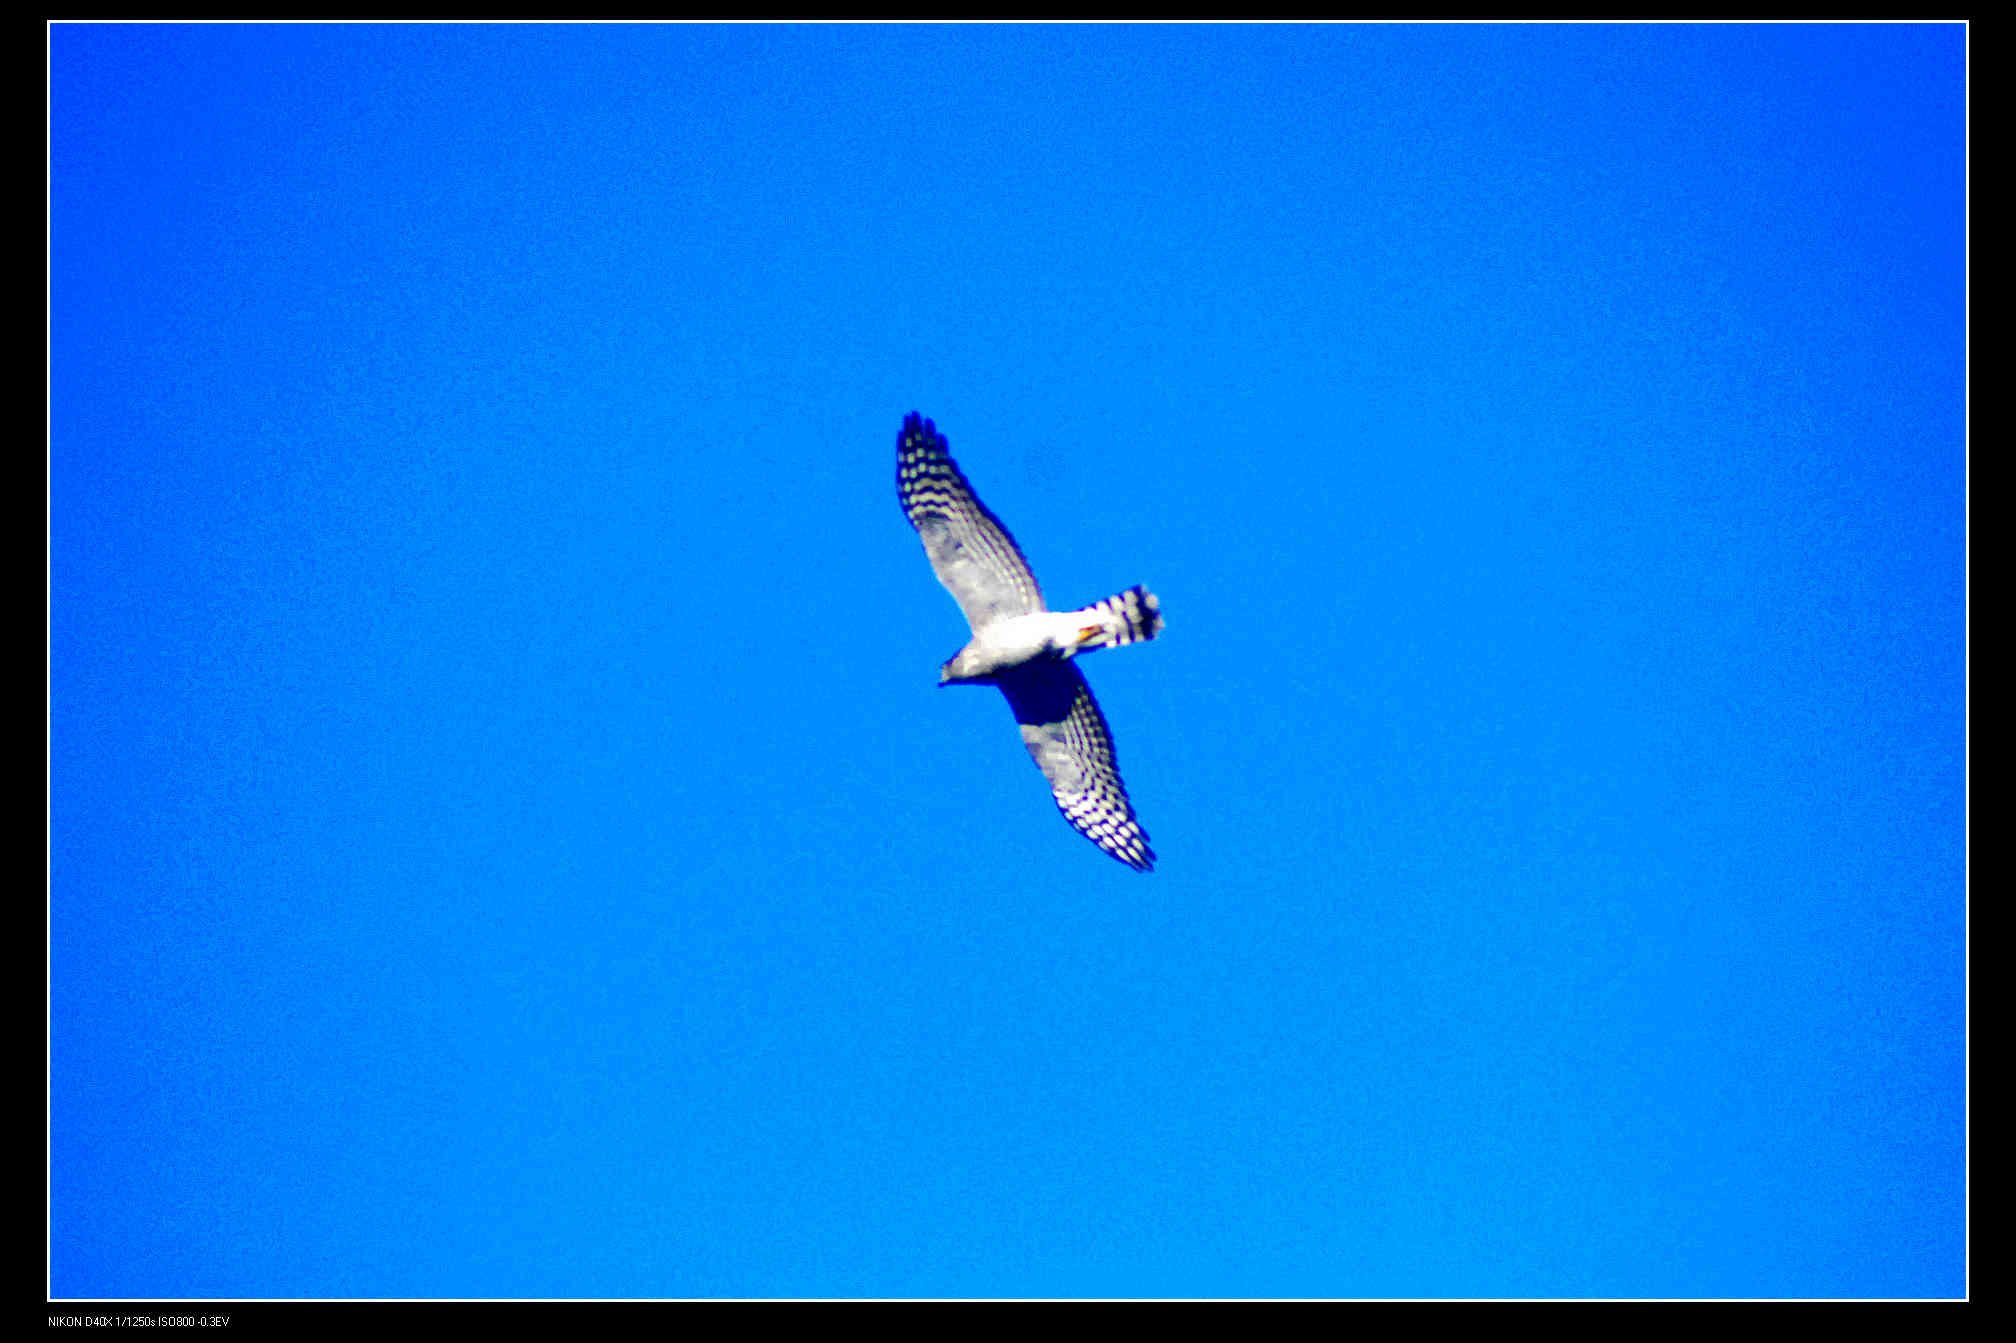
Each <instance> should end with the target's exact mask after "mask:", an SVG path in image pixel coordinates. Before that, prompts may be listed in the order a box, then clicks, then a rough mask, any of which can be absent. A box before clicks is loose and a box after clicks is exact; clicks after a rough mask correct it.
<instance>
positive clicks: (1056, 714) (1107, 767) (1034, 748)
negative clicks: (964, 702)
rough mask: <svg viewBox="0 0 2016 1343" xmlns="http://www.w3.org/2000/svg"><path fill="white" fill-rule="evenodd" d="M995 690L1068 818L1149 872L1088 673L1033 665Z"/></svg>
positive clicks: (1148, 855) (1005, 677) (1143, 839)
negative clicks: (1004, 700)
mask: <svg viewBox="0 0 2016 1343" xmlns="http://www.w3.org/2000/svg"><path fill="white" fill-rule="evenodd" d="M998 684H999V685H1000V687H1001V692H1002V693H1003V694H1005V695H1006V696H1007V697H1008V707H1009V708H1010V709H1013V710H1014V711H1015V721H1016V722H1017V723H1020V724H1021V725H1022V743H1023V745H1025V746H1027V747H1028V748H1029V758H1030V759H1031V760H1034V761H1035V762H1036V768H1037V769H1040V770H1042V771H1043V777H1044V778H1046V779H1048V780H1049V781H1050V791H1051V793H1052V794H1054V795H1055V796H1056V799H1057V810H1059V811H1061V812H1063V813H1064V819H1065V820H1067V821H1069V822H1071V824H1072V826H1073V828H1075V829H1076V830H1077V831H1078V833H1079V834H1081V835H1083V836H1085V838H1087V839H1089V840H1091V841H1092V842H1093V843H1094V844H1097V845H1098V846H1099V847H1100V848H1102V849H1104V850H1106V852H1107V853H1110V854H1112V855H1113V856H1114V857H1115V858H1118V859H1119V860H1120V861H1121V862H1123V863H1125V864H1127V866H1129V867H1131V868H1133V869H1134V870H1135V871H1136V872H1148V871H1152V870H1153V869H1154V867H1155V851H1154V850H1153V849H1151V848H1149V847H1148V832H1147V831H1145V830H1143V829H1142V828H1141V822H1140V821H1138V820H1136V819H1135V817H1134V804H1133V803H1131V802H1129V801H1128V800H1127V788H1126V785H1124V784H1122V783H1121V782H1120V762H1119V760H1118V759H1117V758H1115V756H1114V754H1113V734H1112V733H1111V732H1110V731H1109V730H1108V729H1107V727H1106V716H1105V715H1104V714H1102V713H1100V712H1099V703H1098V701H1097V700H1095V699H1093V698H1092V688H1091V687H1090V686H1088V685H1086V684H1085V677H1084V675H1083V673H1081V672H1080V671H1079V670H1078V668H1077V667H1076V666H1074V665H1073V664H1071V663H1069V662H1031V663H1028V664H1025V665H1024V666H1021V667H1017V668H1016V669H1015V670H1014V671H1011V672H1004V673H1002V674H1001V677H1000V680H999V682H998Z"/></svg>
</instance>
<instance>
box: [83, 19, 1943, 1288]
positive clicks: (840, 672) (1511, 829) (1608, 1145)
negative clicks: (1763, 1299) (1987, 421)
mask: <svg viewBox="0 0 2016 1343" xmlns="http://www.w3.org/2000/svg"><path fill="white" fill-rule="evenodd" d="M49 55H50V71H51V97H50V113H51V125H50V183H51V187H50V219H51V250H50V267H51V288H50V295H51V297H50V310H51V342H52V364H51V424H52V432H51V448H50V465H51V500H50V531H51V542H50V588H51V591H50V598H51V616H50V638H51V650H50V652H51V703H52V716H51V755H50V764H51V822H50V871H51V884H50V917H51V930H52V931H51V938H52V940H51V946H50V972H51V993H50V1120H51V1125H52V1140H51V1149H50V1255H51V1279H50V1290H51V1292H52V1293H53V1294H55V1295H58V1296H83V1297H97V1296H106V1297H113V1296H145V1297H157V1296H159V1297H225V1298H242V1297H294V1296H322V1297H353V1296H370V1297H381V1296H396V1297H441V1296H453V1297H466V1296H478V1297H493V1296H495V1297H513V1296H527V1295H537V1296H560V1297H581V1296H595V1297H606V1296H620V1297H628V1296H645V1297H660V1296H722V1295H732V1296H776V1295H786V1296H807V1295H811V1296H852V1295H876V1296H912V1295H933V1296H938V1295H951V1296H967V1295H979V1296H1023V1295H1043V1296H1075V1295H1099V1296H1137V1295H1178V1296H1187V1295H1229V1296H1243V1295H1294V1296H1303V1295H1316V1296H1476V1295H1494V1296H1495V1295H1514V1296H1530V1295H1540V1296H1579V1295H1615V1296H1632V1295H1662V1296H1692V1295H1716V1296H1750V1295H1760V1296H1781V1295H1792V1296H1861V1295H1897V1296H1920V1295H1935V1296H1942V1295H1956V1294H1959V1293H1961V1292H1963V1291H1964V1290H1965V1287H1966V1278H1965V1259H1964V1254H1965V1244H1966V1242H1965V1214H1966V1206H1965V1201H1964V1195H1965V1129H1964V1119H1965V1106H1964V1102H1965V1090H1964V1088H1965V1055H1964V1038H1965V1037H1964V1026H1965V1017H1964V1007H1965V978H1964V974H1965V941H1964V933H1965V903H1964V900H1965V854H1966V850H1965V835H1964V819H1965V811H1964V749H1965V700H1964V689H1965V681H1964V676H1965V653H1964V633H1965V625H1964V621H1965V588H1964V575H1965V544H1966V534H1965V528H1964V520H1965V479H1966V476H1965V464H1966V457H1965V436H1964V435H1965V419H1964V376H1965V362H1964V360H1965V348H1964V335H1965V326H1964V323H1965V293H1966V290H1965V233H1964V200H1965V195H1964V193H1965V182H1966V176H1965V174H1966V157H1965V116H1966V91H1965V62H1966V30H1965V29H1964V28H1962V27H1959V26H1954V25H1944V26H1805V25H1773V26H1698V27H1693V26H1677V27H1676V26H1509V27H1507V26H1341V27H1303V26H1270V27H1101V26H1082V27H1081V26H1072V27H992V26H956V27H935V26H914V27H876V26H832V27H794V26H764V27H682V26H607V27H602V26H597V27H575V26H487V27H486V26H473V27H472V26H378V25H363V26H295V27H285V26H231V25H210V26H118V25H108V26H83V25H67V24H66V25H59V26H57V27H55V28H53V29H52V30H51V32H50V42H49ZM912 409H916V410H919V411H921V412H923V413H924V414H926V415H930V416H932V417H934V418H935V419H936V420H937V422H938V424H939V426H940V427H941V428H942V429H943V430H944V431H945V432H946V433H947V434H948V435H949V437H950V439H951V443H952V448H953V451H954V453H955V454H957V456H958V458H959V460H960V462H961V463H962V465H963V466H964V467H965V468H966V470H967V472H968V474H969V475H970V476H971V477H972V479H973V480H974V482H975V484H976V486H977V487H978V488H979V490H980V491H981V493H982V495H983V497H984V498H985V499H986V500H987V502H988V503H989V504H990V505H992V507H993V508H994V510H995V511H996V512H997V513H999V514H1000V515H1001V516H1002V517H1003V518H1004V519H1005V520H1006V521H1007V522H1008V524H1009V525H1010V526H1011V527H1012V528H1013V529H1014V530H1015V532H1016V535H1017V537H1018V538H1019V540H1020V541H1021V543H1022V546H1023V548H1024V549H1025V550H1026V551H1027V553H1028V554H1029V556H1030V558H1031V560H1032V561H1033V562H1034V564H1035V565H1036V568H1037V571H1038V573H1039V574H1040V575H1041V577H1042V579H1043V581H1044V585H1045V588H1046V591H1047V592H1048V593H1049V595H1050V596H1051V598H1052V600H1053V601H1058V602H1068V603H1072V604H1078V603H1082V602H1085V601H1089V600H1091V599H1093V598H1095V597H1099V596H1103V595H1105V594H1107V593H1109V592H1112V591H1114V590H1116V589H1118V588H1120V587H1123V586H1125V585H1127V584H1130V583H1135V582H1145V583H1148V584H1149V585H1151V586H1152V587H1153V588H1154V589H1155V590H1156V591H1157V592H1159V593H1160V594H1161V597H1162V599H1163V603H1164V609H1165V611H1166V613H1167V615H1168V619H1169V627H1168V632H1167V633H1166V634H1165V636H1164V637H1163V638H1162V639H1161V640H1159V641H1158V642H1156V643H1154V644H1151V645H1147V646H1144V647H1137V648H1129V649H1126V650H1123V651H1120V652H1114V653H1105V654H1100V655H1099V656H1098V657H1096V658H1094V659H1091V660H1090V661H1089V662H1088V663H1087V664H1086V670H1087V674H1088V676H1089V677H1090V679H1091V681H1092V683H1093V685H1094V687H1095V688H1096V690H1097V691H1098V694H1099V696H1100V699H1101V701H1102V702H1103V704H1104V706H1105V709H1106V712H1107V716H1108V717H1109V719H1110V720H1111V722H1112V725H1113V729H1114V733H1115V736H1116V738H1117V741H1118V744H1119V748H1120V755H1121V761H1122V764H1123V765H1124V767H1125V771H1126V775H1127V779H1128V781H1129V783H1130V785H1131V788H1132V792H1133V795H1134V799H1135V801H1136V804H1137V805H1138V807H1139V809H1140V811H1141V813H1142V816H1143V819H1144V820H1145V822H1146V824H1147V826H1148V828H1149V830H1150V832H1151V834H1152V835H1153V837H1154V841H1155V845H1156V848H1157V850H1158V851H1159V853H1160V855H1161V859H1162V862H1161V866H1160V868H1159V870H1158V871H1157V872H1156V873H1155V874H1154V875H1152V876H1148V877H1142V876H1137V875H1135V874H1133V873H1131V872H1129V871H1127V870H1126V869H1124V868H1123V867H1121V866H1120V865H1119V864H1117V863H1115V862H1113V861H1111V860H1110V859H1108V858H1106V857H1104V856H1102V855H1101V854H1100V853H1099V852H1098V851H1097V850H1095V849H1094V848H1092V847H1091V846H1090V845H1089V844H1087V843H1085V842H1084V841H1083V840H1082V839H1080V838H1078V837H1077V836H1076V835H1074V834H1073V833H1072V832H1071V831H1070V830H1069V829H1068V828H1067V827H1066V826H1065V824H1064V822H1063V821H1062V820H1061V819H1060V818H1059V817H1058V816H1057V814H1056V812H1055V810H1054V808H1053V806H1052V804H1051V802H1050V799H1049V797H1048V794H1047V792H1046V790H1045V789H1044V787H1043V786H1042V782H1041V780H1040V779H1039V778H1038V776H1037V775H1036V773H1035V772H1034V771H1033V770H1032V769H1031V768H1030V766H1029V762H1028V760H1027V758H1026V756H1025V755H1024V753H1023V750H1022V746H1021V744H1020V742H1019V740H1018V739H1017V737H1016V734H1015V732H1014V726H1013V723H1012V721H1011V720H1010V718H1009V716H1008V713H1007V711H1006V709H1005V707H1004V706H1003V704H1002V703H1001V700H1000V697H999V696H998V695H997V694H995V693H994V692H992V691H988V690H969V689H955V690H950V691H945V692H942V693H941V692H940V691H939V690H938V689H936V688H934V687H935V680H936V669H937V666H938V663H939V662H940V661H941V660H942V659H943V658H945V657H946V656H948V655H949V654H950V653H952V652H953V651H954V650H955V649H956V648H957V647H958V646H959V644H960V643H962V642H963V641H964V639H965V637H966V630H965V627H964V624H963V622H962V621H961V619H960V616H959V613H958V611H957V609H956V608H955V607H954V606H953V604H952V602H951V600H950V599H949V597H947V595H946V594H945V593H944V592H943V591H942V590H941V589H940V588H939V587H938V585H937V583H936V582H935V581H934V580H933V578H932V575H931V572H930V570H929V568H928V567H927V565H926V563H925V561H924V557H923V554H922V551H921V549H920V548H919V546H918V544H917V541H916V538H915V536H914V535H913V533H912V532H911V531H910V529H909V528H908V526H907V525H905V523H904V520H903V517H902V515H901V513H900V511H899V510H898V507H897V504H896V498H895V490H894V447H895V439H896V432H897V428H898V426H899V424H900V423H901V420H902V417H903V415H904V413H905V412H906V411H909V410H912Z"/></svg>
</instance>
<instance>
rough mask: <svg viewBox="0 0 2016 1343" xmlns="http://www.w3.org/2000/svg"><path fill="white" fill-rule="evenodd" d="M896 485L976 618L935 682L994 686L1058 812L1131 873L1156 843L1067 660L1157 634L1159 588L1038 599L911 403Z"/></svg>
mask: <svg viewBox="0 0 2016 1343" xmlns="http://www.w3.org/2000/svg"><path fill="white" fill-rule="evenodd" d="M896 494H897V497H898V498H899V499H901V500H902V503H903V515H904V516H905V517H907V518H909V519H910V525H911V526H912V527H915V528H916V529H917V535H918V536H919V537H920V538H921V539H922V540H923V542H924V553H925V554H926V555H927V556H929V557H930V559H931V567H932V569H934V570H936V571H937V574H938V581H939V582H941V583H943V584H944V585H945V590H946V591H948V592H950V593H951V594H952V600H954V601H956V602H958V603H959V609H960V610H961V611H964V612H965V613H966V621H967V623H968V624H970V625H971V626H972V627H973V638H972V641H971V642H969V643H968V644H967V645H966V646H965V647H964V648H962V649H960V650H959V651H958V652H957V653H955V654H954V655H953V656H952V658H951V659H950V660H949V661H947V662H946V663H945V665H944V666H943V667H942V668H940V669H939V672H938V684H939V685H941V686H947V685H994V686H999V687H1001V692H1002V693H1003V694H1004V695H1006V696H1007V697H1008V707H1009V709H1011V710H1012V711H1013V712H1014V714H1015V721H1016V722H1017V723H1019V724H1020V725H1021V728H1022V742H1023V744H1024V745H1025V746H1027V747H1028V748H1029V758H1030V759H1031V760H1034V761H1035V762H1036V768H1037V769H1039V770H1041V771H1043V777H1044V778H1046V779H1048V780H1049V781H1050V792H1051V793H1052V795H1054V796H1055V798H1056V799H1057V809H1058V810H1059V811H1061V812H1063V813H1064V819H1065V820H1067V821H1069V822H1071V825H1072V827H1073V828H1075V829H1076V830H1077V831H1078V833H1079V834H1081V835H1083V836H1085V838H1087V839H1089V840H1091V841H1092V842H1093V843H1094V844H1097V845H1098V846H1099V847H1100V848H1102V849H1104V850H1105V851H1106V852H1107V853H1109V854H1111V855H1112V856H1113V857H1115V858H1117V859H1119V860H1120V861H1121V862H1123V863H1125V864H1127V866H1129V867H1131V868H1133V869H1134V870H1135V871H1137V872H1147V871H1150V870H1152V869H1153V868H1154V866H1155V851H1154V850H1153V849H1150V848H1149V847H1148V833H1147V831H1145V830H1143V829H1142V828H1141V822H1140V821H1138V820H1136V819H1135V817H1134V806H1133V804H1132V803H1131V802H1129V801H1128V800H1127V789H1126V787H1125V786H1124V785H1122V784H1121V782H1120V765H1119V761H1118V760H1116V759H1115V758H1114V754H1113V734H1112V733H1111V732H1110V731H1108V730H1107V727H1106V718H1105V715H1103V714H1101V713H1100V712H1099V705H1098V702H1097V701H1095V700H1094V699H1093V698H1092V690H1091V687H1089V686H1087V685H1086V684H1085V677H1084V675H1083V674H1082V673H1080V672H1079V670H1078V668H1077V667H1076V666H1075V665H1073V663H1072V659H1073V658H1075V657H1077V656H1078V655H1079V654H1080V653H1089V652H1092V651H1094V650H1095V649H1100V648H1117V647H1119V646H1120V645H1121V644H1131V643H1135V642H1138V641H1140V640H1143V639H1152V638H1154V637H1155V636H1156V635H1158V634H1160V633H1161V632H1162V612H1161V603H1160V602H1158V601H1157V600H1156V599H1155V594H1154V593H1152V592H1150V591H1148V589H1147V588H1144V587H1139V586H1136V587H1131V588H1129V589H1127V590H1126V591H1125V592H1121V593H1117V594H1115V595H1114V596H1111V597H1107V598H1105V599H1104V600H1103V601H1096V602H1094V603H1092V604H1091V605H1090V606H1087V607H1085V608H1084V609H1082V610H1078V611H1052V610H1050V609H1049V608H1048V607H1046V606H1045V605H1044V604H1043V593H1042V591H1041V590H1040V589H1039V588H1038V587H1037V586H1036V575H1034V574H1033V573H1031V572H1030V571H1029V561H1027V560H1025V559H1024V558H1022V551H1021V549H1020V548H1019V547H1017V546H1016V544H1015V538H1014V537H1012V536H1010V535H1009V534H1008V529H1007V528H1006V527H1004V526H1002V525H1001V519H999V518H997V517H995V516H994V514H993V513H992V512H991V511H990V510H989V509H988V507H987V505H985V504H983V503H981V502H980V498H979V496H978V495H976V494H974V493H973V487H972V486H971V485H969V484H968V483H967V481H966V476H965V474H964V473H963V472H961V471H960V470H959V467H958V465H957V463H955V462H954V461H953V460H952V456H951V454H950V453H949V452H948V451H947V450H946V446H945V436H944V435H943V434H941V433H939V432H938V429H937V426H935V425H933V424H932V423H931V421H929V420H927V419H923V418H921V417H920V416H919V415H918V414H917V413H916V412H915V411H912V412H911V413H910V415H909V416H908V417H907V418H906V419H905V420H904V421H903V431H902V432H901V433H900V434H898V435H897V437H896Z"/></svg>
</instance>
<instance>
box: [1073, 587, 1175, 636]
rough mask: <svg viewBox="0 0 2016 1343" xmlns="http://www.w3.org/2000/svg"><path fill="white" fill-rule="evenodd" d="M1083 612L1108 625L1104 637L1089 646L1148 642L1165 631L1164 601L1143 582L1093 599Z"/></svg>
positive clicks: (1102, 624)
mask: <svg viewBox="0 0 2016 1343" xmlns="http://www.w3.org/2000/svg"><path fill="white" fill-rule="evenodd" d="M1081 614H1083V615H1088V616H1091V617H1093V618H1094V619H1096V620H1097V621H1098V622H1099V624H1100V625H1101V626H1102V627H1104V629H1105V635H1104V637H1103V638H1101V639H1100V640H1099V641H1098V642H1097V643H1096V644H1091V645H1089V647H1094V648H1118V647H1120V646H1121V645H1122V644H1131V643H1142V642H1145V641H1147V640H1149V639H1152V638H1154V637H1155V636H1156V635H1158V634H1160V633H1161V632H1162V603H1161V601H1160V600H1159V599H1157V597H1156V596H1155V594H1154V593H1152V592H1150V591H1149V590H1148V589H1147V588H1145V587H1143V586H1142V585H1141V584H1139V583H1136V584H1135V585H1134V586H1133V587H1131V588H1128V589H1127V590H1126V591H1125V592H1116V593H1114V594H1113V595H1112V596H1111V597H1106V598H1103V599H1102V600H1100V601H1096V602H1093V603H1092V604H1091V605H1090V606H1088V607H1086V608H1085V610H1084V611H1083V612H1082V613H1081Z"/></svg>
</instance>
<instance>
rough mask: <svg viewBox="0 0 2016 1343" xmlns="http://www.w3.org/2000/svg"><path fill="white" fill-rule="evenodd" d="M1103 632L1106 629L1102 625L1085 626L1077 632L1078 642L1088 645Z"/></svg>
mask: <svg viewBox="0 0 2016 1343" xmlns="http://www.w3.org/2000/svg"><path fill="white" fill-rule="evenodd" d="M1105 632H1106V627H1105V626H1104V625H1087V626H1086V627H1085V628H1084V629H1082V630H1079V631H1078V642H1079V643H1081V644H1089V643H1091V642H1092V641H1093V640H1094V639H1096V638H1098V637H1099V636H1100V635H1102V634H1104V633H1105Z"/></svg>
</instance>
